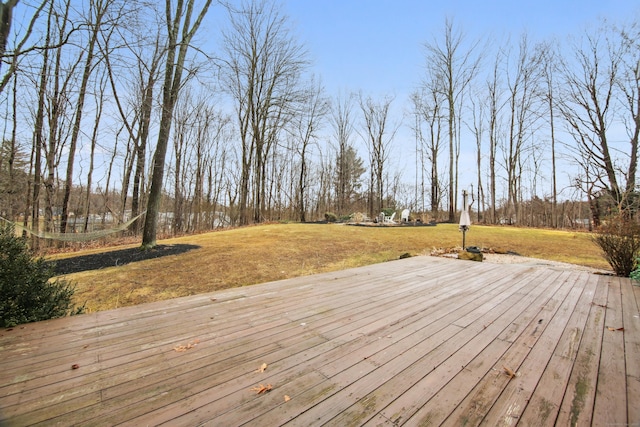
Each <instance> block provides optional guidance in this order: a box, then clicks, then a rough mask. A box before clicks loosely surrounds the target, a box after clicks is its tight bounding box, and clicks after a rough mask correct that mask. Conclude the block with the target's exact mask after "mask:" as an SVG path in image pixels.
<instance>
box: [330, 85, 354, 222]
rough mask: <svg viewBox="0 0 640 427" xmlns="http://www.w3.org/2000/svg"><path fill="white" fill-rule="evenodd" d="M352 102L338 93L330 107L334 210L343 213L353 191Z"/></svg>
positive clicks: (348, 97) (349, 97)
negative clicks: (333, 142)
mask: <svg viewBox="0 0 640 427" xmlns="http://www.w3.org/2000/svg"><path fill="white" fill-rule="evenodd" d="M353 121H354V120H353V102H352V97H351V96H345V95H338V96H336V98H335V99H334V102H333V104H332V108H331V125H332V127H333V135H334V138H335V140H336V143H337V149H336V152H337V153H336V160H337V162H336V184H335V197H336V202H335V203H336V211H337V213H338V214H339V215H343V214H345V213H346V212H345V211H346V209H347V207H348V204H349V199H350V196H351V193H352V191H353V186H352V185H351V183H352V179H353V178H352V176H351V175H352V168H351V166H352V164H351V163H350V162H349V159H350V156H349V154H348V150H349V149H350V148H351V150H352V152H354V150H353V148H352V145H351V137H352V135H353V131H354V123H353Z"/></svg>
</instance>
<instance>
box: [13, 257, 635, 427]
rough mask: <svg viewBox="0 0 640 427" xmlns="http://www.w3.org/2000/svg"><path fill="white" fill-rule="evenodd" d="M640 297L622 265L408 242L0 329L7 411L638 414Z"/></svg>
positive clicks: (441, 420)
mask: <svg viewBox="0 0 640 427" xmlns="http://www.w3.org/2000/svg"><path fill="white" fill-rule="evenodd" d="M639 302H640V290H639V288H638V287H637V286H632V284H631V282H630V281H629V280H626V279H619V278H614V277H606V276H596V275H593V274H589V273H587V272H581V271H569V270H561V269H552V268H548V267H541V266H524V265H498V264H489V263H473V262H463V261H457V260H448V259H441V258H431V257H414V258H409V259H405V260H399V261H394V262H389V263H385V264H378V265H374V266H370V267H363V268H357V269H350V270H345V271H341V272H334V273H326V274H319V275H314V276H308V277H302V278H297V279H289V280H283V281H279V282H272V283H266V284H261V285H256V286H250V287H245V288H239V289H231V290H226V291H223V292H216V293H213V294H207V295H197V296H192V297H186V298H180V299H176V300H171V301H164V302H159V303H153V304H146V305H142V306H138V307H127V308H122V309H117V310H111V311H107V312H101V313H94V314H88V315H83V316H78V317H73V318H66V319H57V320H53V321H48V322H39V323H35V324H29V325H24V326H21V327H17V328H14V329H13V330H5V331H2V332H0V358H1V360H2V370H0V414H2V416H3V417H4V418H5V419H6V420H7V422H8V423H9V425H17V426H21V425H72V424H81V425H118V424H127V425H135V424H144V425H161V424H166V425H172V426H174V425H189V426H190V425H199V424H207V425H242V424H248V423H260V424H261V425H283V424H288V425H300V426H303V425H304V426H306V425H322V424H327V425H336V426H338V425H340V426H342V425H401V424H406V425H441V424H444V425H458V424H463V423H466V425H481V424H483V425H497V424H499V423H507V424H512V425H515V424H519V425H549V426H550V425H602V424H606V423H629V424H634V423H638V422H640V409H638V408H640V359H639V358H638V357H637V355H638V354H639V353H638V352H639V351H640V318H639V316H640V314H639V312H638V307H639ZM609 328H612V329H614V330H610V329H609ZM619 328H623V329H620V330H618V329H619ZM187 344H192V345H193V344H195V345H194V346H193V347H192V348H190V349H188V350H186V351H182V352H178V351H175V350H174V348H175V347H176V346H179V345H187ZM262 363H266V364H267V365H268V366H267V369H266V370H265V371H264V372H259V368H260V366H261V364H262ZM73 364H78V365H79V366H80V367H79V369H71V366H72V365H73ZM505 367H508V368H509V369H511V370H513V371H514V372H516V373H517V376H516V377H514V378H510V377H509V376H508V375H507V374H506V373H505ZM259 384H265V385H266V384H270V385H271V386H272V387H273V389H272V391H270V392H268V393H264V394H257V393H255V392H253V391H252V390H251V389H252V388H253V387H256V386H258V385H259ZM285 395H287V396H288V397H289V398H290V400H288V401H286V402H285V398H284V396H285Z"/></svg>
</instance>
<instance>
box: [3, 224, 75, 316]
mask: <svg viewBox="0 0 640 427" xmlns="http://www.w3.org/2000/svg"><path fill="white" fill-rule="evenodd" d="M53 276H54V272H53V266H52V265H50V264H48V263H47V262H46V261H45V260H44V258H42V257H35V256H34V255H33V254H32V253H31V251H30V250H29V248H28V247H27V244H26V241H25V240H24V239H22V238H20V237H18V236H16V235H15V233H14V231H13V227H12V226H4V225H0V327H3V328H6V327H10V326H15V325H19V324H22V323H28V322H37V321H39V320H47V319H53V318H56V317H63V316H66V315H67V314H79V313H81V312H82V311H83V309H84V307H80V308H75V307H74V305H73V303H72V301H71V298H72V296H73V293H74V290H75V289H74V287H73V286H72V285H71V284H70V283H69V282H67V281H65V280H56V281H53V282H51V281H50V280H49V279H51V277H53Z"/></svg>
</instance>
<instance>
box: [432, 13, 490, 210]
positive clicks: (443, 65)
mask: <svg viewBox="0 0 640 427" xmlns="http://www.w3.org/2000/svg"><path fill="white" fill-rule="evenodd" d="M464 42H465V37H464V34H463V33H462V32H460V31H457V30H456V29H455V28H454V26H453V22H452V21H450V20H448V19H447V20H446V21H445V25H444V40H442V41H441V42H439V41H437V40H436V41H434V42H432V43H427V44H425V47H426V50H427V58H426V59H427V61H426V63H427V65H426V68H427V70H426V71H427V74H428V75H431V76H432V77H433V78H435V79H437V81H438V85H439V90H440V91H441V93H442V94H443V95H444V97H445V99H446V104H445V108H446V113H447V127H448V135H449V221H454V220H455V210H456V202H457V192H458V191H457V188H458V163H457V160H456V159H457V157H458V155H459V150H460V134H459V132H458V129H459V126H460V123H461V114H462V111H460V108H459V106H460V105H462V97H463V96H464V94H465V92H466V90H467V88H468V86H469V83H470V82H471V80H472V79H473V78H474V77H475V76H476V74H477V71H478V68H479V66H480V55H478V53H477V52H476V51H475V49H476V47H477V45H478V43H477V42H476V43H473V44H472V45H471V46H469V47H465V45H464Z"/></svg>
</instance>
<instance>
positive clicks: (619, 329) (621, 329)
mask: <svg viewBox="0 0 640 427" xmlns="http://www.w3.org/2000/svg"><path fill="white" fill-rule="evenodd" d="M607 329H608V330H610V331H624V328H612V327H611V326H607Z"/></svg>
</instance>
